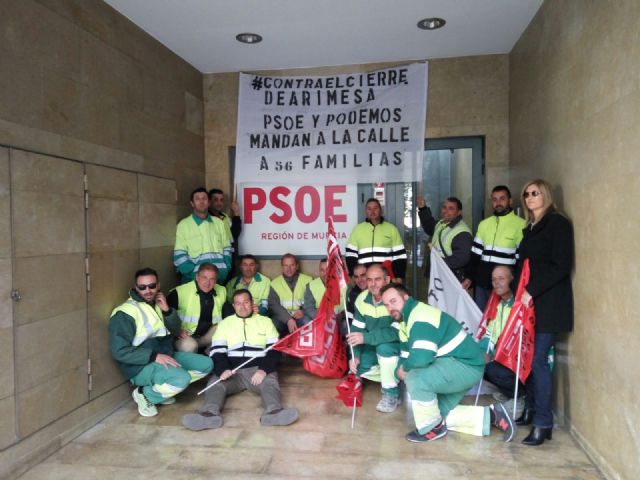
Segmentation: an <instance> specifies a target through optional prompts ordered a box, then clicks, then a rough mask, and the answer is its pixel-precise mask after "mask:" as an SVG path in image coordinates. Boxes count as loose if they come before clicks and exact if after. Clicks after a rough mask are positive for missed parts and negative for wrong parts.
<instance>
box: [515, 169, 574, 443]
mask: <svg viewBox="0 0 640 480" xmlns="http://www.w3.org/2000/svg"><path fill="white" fill-rule="evenodd" d="M522 204H523V206H524V212H525V218H526V220H527V224H526V227H525V229H524V230H523V233H524V235H523V238H522V242H521V243H520V247H519V257H520V262H523V261H524V259H526V258H528V259H529V268H530V277H529V284H528V285H527V287H526V290H525V292H524V294H523V297H522V301H523V303H528V302H530V301H531V300H533V305H534V307H535V311H536V328H535V344H534V349H533V362H532V364H531V374H530V375H529V377H528V379H527V383H526V397H525V410H524V413H523V414H522V416H521V417H520V418H518V419H517V420H516V423H517V424H518V425H529V424H531V423H533V428H532V429H531V433H529V435H528V436H527V437H526V438H525V439H524V440H523V441H522V443H524V444H525V445H540V444H541V443H543V442H544V441H545V440H551V429H552V428H553V412H552V410H551V403H552V396H553V390H552V389H553V379H552V377H551V369H550V368H549V362H548V356H549V351H550V350H551V347H553V345H554V343H555V339H556V334H558V333H561V332H570V331H571V330H572V328H573V293H572V289H571V267H572V264H573V228H572V226H571V223H570V222H569V220H568V219H567V218H566V217H564V216H563V215H561V214H560V213H559V212H558V211H557V208H556V205H555V203H554V202H553V193H552V191H551V186H550V185H549V184H548V183H547V182H545V181H544V180H532V181H531V182H529V183H527V184H526V185H525V187H524V188H523V190H522ZM520 265H521V263H520Z"/></svg>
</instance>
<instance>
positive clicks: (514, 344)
mask: <svg viewBox="0 0 640 480" xmlns="http://www.w3.org/2000/svg"><path fill="white" fill-rule="evenodd" d="M528 283H529V260H528V259H526V260H525V261H524V265H523V266H522V273H521V274H520V281H519V282H518V290H517V291H516V298H515V301H514V304H513V308H512V309H511V313H510V314H509V319H508V320H507V324H506V325H505V327H504V330H503V331H502V335H500V338H499V339H498V344H497V345H496V354H495V360H496V362H498V363H500V364H502V365H504V366H505V367H507V368H508V369H510V370H512V371H513V372H515V373H517V374H518V376H519V378H520V381H521V382H523V383H524V382H525V381H526V380H527V377H528V376H529V373H531V361H532V360H533V344H534V339H535V325H536V314H535V310H534V307H533V304H530V306H529V307H527V306H525V305H523V304H522V293H523V292H524V289H525V287H526V286H527V284H528ZM520 328H522V329H523V330H522V348H521V351H520V353H521V358H520V372H518V345H519V343H520Z"/></svg>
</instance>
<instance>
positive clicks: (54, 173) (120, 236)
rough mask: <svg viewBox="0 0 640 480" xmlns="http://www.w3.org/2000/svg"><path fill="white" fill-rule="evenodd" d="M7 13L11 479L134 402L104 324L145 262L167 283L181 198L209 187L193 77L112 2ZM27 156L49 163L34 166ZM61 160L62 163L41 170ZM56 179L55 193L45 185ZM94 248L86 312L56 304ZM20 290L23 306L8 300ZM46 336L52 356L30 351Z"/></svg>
mask: <svg viewBox="0 0 640 480" xmlns="http://www.w3.org/2000/svg"><path fill="white" fill-rule="evenodd" d="M1 10H2V14H0V72H1V74H0V145H1V146H3V147H4V146H7V147H13V148H14V149H13V150H11V152H12V155H13V152H15V155H16V158H15V159H13V157H12V161H15V168H14V169H13V170H12V172H11V173H12V175H13V177H14V180H15V181H18V180H21V179H22V178H24V179H25V180H26V182H22V183H25V184H26V185H28V186H29V188H26V189H21V190H16V191H10V180H9V179H10V177H11V175H10V174H9V170H8V156H9V153H8V152H9V150H8V149H6V148H0V279H3V281H2V282H0V294H1V297H2V300H1V301H0V314H2V315H1V317H0V372H2V373H0V379H1V380H2V381H1V382H0V384H2V387H1V388H0V419H1V420H0V449H5V447H7V446H9V445H11V444H13V445H12V446H10V447H9V448H7V449H5V450H3V451H2V452H1V453H2V456H1V459H0V464H2V469H1V470H2V473H0V476H2V477H4V476H5V474H7V473H8V472H14V471H19V470H20V469H22V468H23V467H24V465H26V464H28V463H29V462H31V461H34V460H35V459H38V458H41V457H42V455H45V454H46V453H47V452H50V451H51V448H53V446H54V445H55V446H59V445H60V443H61V442H64V441H66V440H68V438H72V432H76V433H77V432H78V431H81V429H84V428H87V426H88V425H90V424H91V422H92V421H93V422H95V421H96V420H97V419H98V417H99V416H100V415H104V414H106V413H107V412H109V411H111V410H112V409H113V407H115V406H116V405H117V404H118V402H119V401H121V400H122V399H124V398H127V395H128V392H127V389H126V388H122V387H120V386H119V385H121V384H122V378H121V376H120V374H119V372H118V371H117V370H116V369H115V367H114V365H113V362H112V361H111V359H110V354H109V352H108V349H107V345H106V343H105V342H106V334H105V332H106V317H107V316H108V313H109V312H110V311H111V309H112V308H113V307H114V306H115V305H116V304H117V303H119V302H121V301H122V300H123V298H124V296H125V295H126V292H127V290H128V288H129V287H130V285H131V283H132V274H133V272H134V271H135V270H136V269H137V268H139V267H140V262H144V263H146V262H149V264H151V266H153V267H154V268H156V269H157V270H159V271H160V272H161V276H162V278H163V280H166V281H165V286H167V287H170V286H172V285H173V284H174V282H175V276H174V274H173V268H172V265H171V250H172V244H173V235H174V229H175V224H176V220H177V218H178V213H179V212H177V211H176V210H177V209H176V204H177V202H178V203H179V204H180V205H181V207H180V208H181V209H182V211H184V212H186V211H187V210H188V195H189V193H190V191H191V190H192V189H194V188H195V187H197V186H200V185H202V184H203V183H204V141H203V138H204V137H203V102H202V75H201V73H200V72H198V71H197V70H196V69H194V68H193V67H191V66H190V65H188V64H187V63H186V62H184V61H183V60H181V59H179V58H178V57H177V56H176V55H175V54H173V53H172V52H170V51H169V50H167V49H166V48H165V47H164V46H162V45H160V44H159V43H158V42H157V41H155V40H153V39H152V38H151V37H150V36H149V35H147V34H146V33H144V32H143V31H142V30H140V29H139V28H138V27H136V26H134V25H133V24H132V23H131V22H130V21H129V20H127V19H126V18H124V17H123V16H121V15H119V14H118V13H117V12H115V11H114V10H113V9H111V7H109V6H108V5H107V4H106V3H105V2H102V1H100V0H6V1H3V2H2V9H1ZM24 151H30V152H37V153H38V154H42V155H40V156H37V159H38V162H39V163H37V162H36V164H33V163H29V161H30V160H29V159H30V158H31V156H32V154H25V153H24ZM55 157H61V158H62V159H68V160H72V161H67V162H63V160H58V159H56V158H55ZM56 162H63V163H60V165H64V166H63V167H62V168H60V169H53V170H52V169H50V168H48V164H50V163H56ZM83 164H84V165H83ZM107 167H109V168H107ZM69 169H71V170H73V171H74V173H73V174H74V175H75V173H77V172H75V170H78V169H79V171H80V172H84V170H85V169H86V171H87V175H88V177H89V179H90V180H89V194H90V197H91V198H90V205H91V212H90V214H89V216H88V217H87V219H88V223H87V224H86V235H87V241H86V242H85V240H84V235H85V212H84V208H83V207H84V198H83V197H84V191H83V188H82V180H80V182H79V183H78V182H71V181H70V180H69V178H70V173H69V171H68V170H69ZM81 178H82V176H81ZM150 178H153V179H152V180H149V179H150ZM52 182H53V184H55V185H56V189H58V190H59V194H60V195H62V197H59V198H56V197H55V196H53V195H52V194H51V192H49V191H48V189H47V188H43V185H50V184H52ZM176 190H177V192H176ZM139 193H140V197H139V196H138V194H139ZM72 197H73V198H72ZM76 197H77V198H76ZM60 198H62V199H63V200H64V201H61V200H60ZM10 199H12V201H13V205H14V210H15V211H14V215H13V225H12V224H11V216H10V205H11V203H10ZM180 213H182V212H180ZM77 215H80V217H79V218H80V221H79V222H76V223H73V225H71V226H69V228H66V229H62V228H59V225H60V223H61V221H62V220H64V219H67V218H69V217H70V216H77ZM141 216H142V218H143V220H142V221H141V220H140V218H141ZM11 227H12V228H13V237H14V243H13V245H12V243H11ZM36 227H37V228H38V229H39V230H38V231H47V232H49V233H48V234H47V235H46V238H47V241H46V242H44V243H43V242H42V240H41V239H40V238H38V237H37V236H34V235H30V232H33V231H34V229H35V228H36ZM15 239H19V241H16V240H15ZM43 244H44V245H46V247H47V249H48V251H47V252H44V253H43V252H40V251H38V249H39V248H40V247H41V246H42V245H43ZM87 252H89V256H90V264H91V269H92V282H91V286H92V290H91V292H90V297H89V302H88V304H87V300H86V298H85V296H84V295H81V294H76V295H75V296H74V298H72V299H71V300H69V301H68V302H66V301H65V302H63V301H62V300H61V299H60V298H61V297H60V293H61V292H69V291H72V292H84V291H85V290H86V287H85V285H86V281H85V274H84V265H85V256H86V254H87ZM45 254H46V255H49V257H47V258H46V260H40V259H41V258H43V257H38V255H40V256H41V255H45ZM12 257H16V258H19V259H20V262H17V261H15V258H12ZM67 261H72V262H73V263H74V265H75V267H73V268H72V267H71V266H70V264H68V263H67ZM36 267H37V268H40V269H41V275H42V277H44V278H48V279H53V280H54V281H52V282H50V283H49V284H48V286H47V288H43V286H42V281H38V282H34V281H31V282H28V281H27V280H33V273H32V272H31V270H30V268H36ZM61 272H64V273H61ZM16 284H21V285H23V286H22V287H21V291H22V292H23V293H24V295H25V297H24V298H25V299H27V298H28V302H25V301H21V302H17V303H12V302H7V301H5V299H6V298H8V295H9V291H10V290H11V288H13V286H14V285H16ZM63 303H64V305H62V304H63ZM87 305H88V306H89V308H88V313H87V312H86V311H85V309H87ZM43 311H46V312H47V314H46V319H44V320H41V319H40V318H39V317H38V314H40V313H41V312H43ZM78 312H81V313H80V314H78ZM47 341H48V342H50V346H51V348H50V349H46V351H45V352H44V353H38V352H37V351H35V350H34V348H36V346H37V345H42V344H43V342H45V343H46V342H47ZM14 345H15V346H16V351H15V352H14V351H13V348H14ZM65 349H67V350H68V351H69V353H70V354H69V355H68V356H66V357H65V356H62V357H61V356H60V351H64V350H65ZM87 351H89V353H90V357H91V358H92V360H94V363H93V365H92V373H93V377H94V380H95V383H94V385H93V386H94V388H93V390H92V392H91V395H90V397H89V399H90V401H89V403H87V398H88V388H87V359H86V354H87ZM14 385H15V388H14ZM45 399H46V401H44V400H45ZM87 412H93V413H87ZM95 412H101V413H99V414H98V415H97V416H96V414H95ZM61 415H64V416H63V417H62V418H60V416H61ZM16 441H17V443H15V442H16Z"/></svg>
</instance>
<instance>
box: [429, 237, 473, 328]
mask: <svg viewBox="0 0 640 480" xmlns="http://www.w3.org/2000/svg"><path fill="white" fill-rule="evenodd" d="M427 303H428V304H429V305H431V306H433V307H436V308H437V309H439V310H442V311H443V312H445V313H448V314H449V315H451V316H452V317H453V318H455V319H456V320H457V321H458V323H459V324H460V325H462V328H464V330H465V331H466V332H467V333H468V334H469V335H472V336H475V335H476V333H477V331H478V326H479V325H480V319H481V318H482V312H481V311H480V309H479V308H478V306H477V305H476V304H475V302H474V301H473V299H472V298H471V296H470V295H469V294H468V293H467V292H466V291H465V289H464V288H462V285H460V282H459V281H458V279H457V278H456V276H455V275H454V274H453V272H452V271H451V269H450V268H449V267H448V266H447V264H446V263H444V260H442V258H440V255H439V254H438V252H436V250H435V249H431V271H430V273H429V295H428V298H427Z"/></svg>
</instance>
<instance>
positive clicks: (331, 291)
mask: <svg viewBox="0 0 640 480" xmlns="http://www.w3.org/2000/svg"><path fill="white" fill-rule="evenodd" d="M327 237H328V244H327V279H326V282H325V287H326V288H325V292H324V295H323V296H322V300H321V302H320V307H319V308H318V313H317V314H316V317H315V318H314V319H313V321H311V322H310V323H308V324H307V325H305V326H303V327H300V328H298V329H297V330H296V331H295V332H293V333H291V334H290V335H287V336H286V337H285V338H283V339H282V340H280V341H279V342H278V343H276V344H275V346H274V348H275V349H276V350H279V351H281V352H284V353H288V354H290V355H294V356H296V357H305V362H304V368H305V369H306V370H308V371H309V372H311V373H314V374H316V375H319V376H321V377H329V378H341V377H342V375H343V374H344V372H345V370H346V369H347V354H346V350H345V347H344V344H343V343H342V341H341V338H340V337H341V336H340V324H339V321H338V319H337V318H336V317H337V315H336V306H339V305H340V302H341V298H342V297H341V291H342V289H343V288H346V287H347V274H346V269H345V267H344V263H343V262H342V257H341V255H340V247H339V246H338V242H337V240H336V234H335V230H334V228H333V220H332V219H331V218H330V219H329V230H328V235H327Z"/></svg>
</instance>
